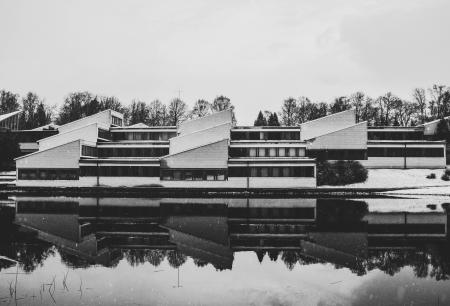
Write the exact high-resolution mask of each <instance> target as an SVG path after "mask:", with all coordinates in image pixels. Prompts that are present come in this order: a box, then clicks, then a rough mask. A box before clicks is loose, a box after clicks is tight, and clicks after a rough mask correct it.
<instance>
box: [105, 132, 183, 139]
mask: <svg viewBox="0 0 450 306" xmlns="http://www.w3.org/2000/svg"><path fill="white" fill-rule="evenodd" d="M175 136H177V132H175V131H173V132H151V131H149V132H114V133H113V139H114V141H120V140H161V141H168V140H169V139H170V138H172V137H175Z"/></svg>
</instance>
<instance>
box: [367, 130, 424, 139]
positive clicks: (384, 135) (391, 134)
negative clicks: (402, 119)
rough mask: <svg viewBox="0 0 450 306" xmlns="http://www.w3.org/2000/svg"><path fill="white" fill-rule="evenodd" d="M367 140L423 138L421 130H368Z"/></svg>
mask: <svg viewBox="0 0 450 306" xmlns="http://www.w3.org/2000/svg"><path fill="white" fill-rule="evenodd" d="M367 138H368V139H369V140H423V138H424V136H423V131H409V132H407V131H370V130H369V131H368V133H367Z"/></svg>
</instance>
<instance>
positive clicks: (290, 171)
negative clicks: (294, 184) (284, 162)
mask: <svg viewBox="0 0 450 306" xmlns="http://www.w3.org/2000/svg"><path fill="white" fill-rule="evenodd" d="M228 176H230V177H232V176H236V177H314V167H313V166H300V167H299V166H297V167H230V168H229V169H228Z"/></svg>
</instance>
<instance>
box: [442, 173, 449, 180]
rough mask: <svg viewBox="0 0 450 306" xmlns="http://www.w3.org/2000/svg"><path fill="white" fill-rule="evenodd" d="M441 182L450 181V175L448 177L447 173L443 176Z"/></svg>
mask: <svg viewBox="0 0 450 306" xmlns="http://www.w3.org/2000/svg"><path fill="white" fill-rule="evenodd" d="M441 180H443V181H450V175H448V174H447V173H444V174H442V176H441Z"/></svg>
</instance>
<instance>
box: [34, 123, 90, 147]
mask: <svg viewBox="0 0 450 306" xmlns="http://www.w3.org/2000/svg"><path fill="white" fill-rule="evenodd" d="M97 138H98V125H97V123H92V124H90V125H87V126H83V127H81V128H78V129H75V130H71V131H68V132H66V133H63V134H61V133H59V134H56V135H54V136H51V137H48V138H44V139H41V140H39V151H42V150H47V149H49V148H53V147H56V146H59V145H62V144H65V143H69V142H72V141H74V140H79V139H82V140H86V141H91V142H97Z"/></svg>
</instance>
